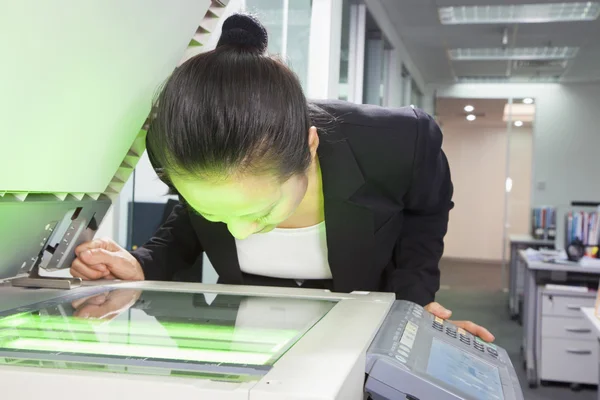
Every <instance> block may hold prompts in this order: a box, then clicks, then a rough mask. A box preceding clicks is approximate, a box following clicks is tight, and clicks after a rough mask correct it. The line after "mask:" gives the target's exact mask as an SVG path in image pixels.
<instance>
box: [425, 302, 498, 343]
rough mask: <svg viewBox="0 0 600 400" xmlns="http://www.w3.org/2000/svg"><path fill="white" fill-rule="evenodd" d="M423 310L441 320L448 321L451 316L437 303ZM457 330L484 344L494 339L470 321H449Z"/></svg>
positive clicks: (482, 328) (449, 312) (430, 304)
mask: <svg viewBox="0 0 600 400" xmlns="http://www.w3.org/2000/svg"><path fill="white" fill-rule="evenodd" d="M425 310H427V311H429V312H430V313H432V314H433V315H435V316H436V317H440V318H441V319H448V318H450V317H451V316H452V311H450V310H447V309H445V308H444V307H443V306H442V305H440V304H439V303H435V302H434V303H429V304H427V305H426V306H425ZM449 322H451V323H453V324H454V325H456V326H458V327H459V328H463V329H464V330H465V331H467V332H469V333H472V334H473V335H475V336H479V337H480V338H481V339H482V340H484V341H486V342H493V341H494V339H495V337H494V335H492V334H491V333H490V331H488V330H487V329H485V328H484V327H483V326H479V325H477V324H474V323H473V322H471V321H449Z"/></svg>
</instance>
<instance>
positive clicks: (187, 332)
mask: <svg viewBox="0 0 600 400" xmlns="http://www.w3.org/2000/svg"><path fill="white" fill-rule="evenodd" d="M13 317H14V318H13ZM8 318H9V319H1V320H0V329H2V328H6V327H9V326H12V327H18V328H20V329H37V330H40V331H61V330H68V331H71V332H73V331H75V332H92V333H95V334H103V333H106V334H123V335H130V336H133V335H148V334H155V333H156V332H155V330H156V323H154V322H153V321H149V322H145V321H111V322H110V323H106V321H102V320H94V319H83V318H76V317H62V316H55V315H52V316H39V315H33V314H25V315H23V314H19V315H15V316H12V317H8ZM161 325H162V327H163V328H164V329H165V330H166V332H167V334H168V336H169V337H172V338H186V339H206V340H220V341H234V340H235V341H238V342H246V341H251V342H254V343H279V342H286V341H288V340H291V339H293V338H294V337H295V336H296V335H297V334H298V331H296V330H290V329H287V330H285V329H277V330H275V329H270V330H268V329H248V328H246V329H239V328H237V329H236V328H234V327H233V326H218V325H212V324H211V325H200V324H196V323H182V322H164V321H163V322H161Z"/></svg>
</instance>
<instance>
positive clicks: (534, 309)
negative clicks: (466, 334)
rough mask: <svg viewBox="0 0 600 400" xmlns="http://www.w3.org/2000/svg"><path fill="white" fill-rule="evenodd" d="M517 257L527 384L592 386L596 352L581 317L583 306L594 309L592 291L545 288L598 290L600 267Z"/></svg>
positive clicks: (596, 349) (595, 381)
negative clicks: (521, 267)
mask: <svg viewBox="0 0 600 400" xmlns="http://www.w3.org/2000/svg"><path fill="white" fill-rule="evenodd" d="M519 256H520V258H521V260H523V261H524V262H525V264H526V266H527V274H526V279H525V288H524V289H525V290H524V307H523V356H524V366H525V368H526V370H527V380H528V382H529V386H530V387H536V386H537V385H539V383H540V381H541V380H548V381H561V382H570V383H584V384H596V383H597V379H598V363H597V362H596V360H597V356H598V348H597V346H596V344H595V342H594V340H595V339H594V336H593V334H592V332H591V330H590V329H589V327H588V326H587V323H586V322H585V321H584V320H583V316H582V315H581V309H582V308H583V307H590V306H593V304H594V302H595V298H596V293H595V292H589V291H587V292H572V291H565V290H558V289H549V288H547V287H546V284H549V283H553V284H560V285H579V284H584V283H592V286H593V287H597V285H598V278H599V277H600V268H597V267H583V266H580V265H578V264H570V265H563V264H553V263H546V262H542V261H529V260H527V257H526V256H525V252H524V251H521V252H519ZM542 328H543V329H542ZM542 330H543V332H542Z"/></svg>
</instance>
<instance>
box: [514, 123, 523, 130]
mask: <svg viewBox="0 0 600 400" xmlns="http://www.w3.org/2000/svg"><path fill="white" fill-rule="evenodd" d="M515 126H516V127H517V128H520V127H522V126H523V121H515Z"/></svg>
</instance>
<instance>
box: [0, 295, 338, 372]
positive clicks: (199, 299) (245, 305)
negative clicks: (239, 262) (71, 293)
mask: <svg viewBox="0 0 600 400" xmlns="http://www.w3.org/2000/svg"><path fill="white" fill-rule="evenodd" d="M334 305H335V303H334V302H330V301H320V300H308V299H291V298H268V297H247V296H232V295H218V296H217V297H216V298H214V299H211V298H210V295H206V296H205V295H204V294H202V293H181V292H159V291H141V290H131V289H117V290H111V291H104V292H101V293H96V294H94V295H91V296H86V297H83V298H76V299H69V300H68V301H65V300H53V301H48V302H44V303H39V304H37V305H34V306H31V307H25V308H20V309H18V310H14V311H13V312H7V313H2V314H0V365H1V364H3V363H4V364H6V363H11V364H15V363H20V364H22V365H25V363H26V362H27V364H26V365H28V366H31V365H38V366H43V365H42V364H44V363H46V362H49V361H51V362H52V368H57V366H58V367H59V368H70V367H72V365H73V364H71V362H76V365H77V367H75V369H82V368H83V367H82V366H88V367H90V368H93V369H98V368H100V369H102V368H104V369H106V368H108V369H109V370H111V371H112V370H114V368H116V367H115V366H124V367H123V368H125V369H132V367H135V368H136V369H143V368H144V367H148V366H150V367H153V368H154V369H156V368H163V369H170V370H178V371H188V372H189V371H196V372H197V371H199V370H200V371H204V372H206V371H216V370H219V367H222V366H223V365H225V366H233V367H236V368H237V369H235V370H236V371H238V372H237V373H240V372H239V371H240V370H243V369H244V368H247V367H249V366H252V367H253V368H250V369H253V370H254V371H257V370H258V371H261V370H262V371H267V370H268V369H269V368H270V366H272V365H273V364H274V363H275V361H277V359H279V357H281V356H282V355H283V354H284V353H285V352H286V351H287V350H288V349H289V348H290V347H291V346H293V344H294V343H296V342H297V341H298V340H299V339H300V338H301V337H302V335H304V334H305V333H306V332H307V331H308V330H309V329H310V328H311V327H312V326H313V325H314V324H315V323H316V322H318V321H319V320H320V319H321V318H322V317H323V316H324V315H325V314H327V312H328V311H329V310H330V309H331V308H333V306H334ZM19 360H20V361H21V362H18V361H19ZM108 366H110V367H108ZM199 366H200V367H199ZM207 366H208V367H207ZM201 367H202V368H201ZM111 368H112V369H111ZM83 369H88V368H87V367H86V368H83ZM221 370H222V369H221ZM125 372H127V371H125ZM0 373H1V372H0ZM163 373H164V372H163ZM264 373H266V372H264ZM264 373H263V374H264Z"/></svg>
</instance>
